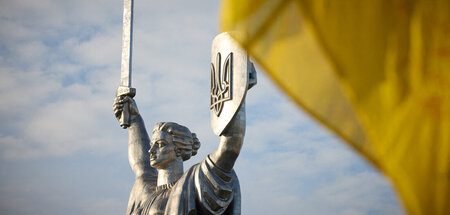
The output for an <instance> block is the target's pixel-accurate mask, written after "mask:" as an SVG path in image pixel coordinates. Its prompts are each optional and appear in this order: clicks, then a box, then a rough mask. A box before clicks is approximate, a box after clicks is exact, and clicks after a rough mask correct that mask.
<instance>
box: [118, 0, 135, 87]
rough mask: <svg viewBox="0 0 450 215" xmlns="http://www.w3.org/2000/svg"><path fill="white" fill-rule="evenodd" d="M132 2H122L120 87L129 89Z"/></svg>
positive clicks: (130, 0)
mask: <svg viewBox="0 0 450 215" xmlns="http://www.w3.org/2000/svg"><path fill="white" fill-rule="evenodd" d="M133 4H134V0H124V1H123V31H122V67H121V73H120V86H124V87H131V56H132V47H133Z"/></svg>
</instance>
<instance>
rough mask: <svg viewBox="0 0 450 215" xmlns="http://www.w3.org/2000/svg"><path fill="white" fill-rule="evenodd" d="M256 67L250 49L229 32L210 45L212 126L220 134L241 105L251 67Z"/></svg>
mask: <svg viewBox="0 0 450 215" xmlns="http://www.w3.org/2000/svg"><path fill="white" fill-rule="evenodd" d="M248 68H253V65H252V63H251V62H250V61H249V60H248V55H247V53H246V52H245V51H244V50H243V49H242V48H241V47H240V46H239V45H238V44H237V43H236V42H235V41H234V40H233V39H232V38H231V36H230V35H229V33H226V32H225V33H221V34H219V35H217V36H216V37H215V38H214V40H213V43H212V49H211V93H210V109H211V127H212V130H213V131H214V133H215V134H217V135H221V134H222V133H223V131H224V130H225V128H226V127H227V125H228V124H229V122H230V121H231V119H233V117H234V115H235V114H236V112H237V110H238V109H239V107H240V105H241V104H242V103H243V102H244V99H245V95H246V93H247V89H248V88H249V80H248V79H249V71H248Z"/></svg>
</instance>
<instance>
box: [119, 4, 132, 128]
mask: <svg viewBox="0 0 450 215" xmlns="http://www.w3.org/2000/svg"><path fill="white" fill-rule="evenodd" d="M133 4H134V0H124V1H123V33H122V66H121V71H120V85H119V88H118V89H117V92H116V95H117V96H122V97H123V96H130V97H134V96H135V94H136V89H134V88H131V65H132V63H131V62H132V61H131V59H132V51H133V49H132V47H133ZM129 112H130V107H129V104H128V103H126V104H124V105H123V111H122V116H121V117H120V120H119V123H120V126H121V127H122V128H127V127H128V126H130V113H129Z"/></svg>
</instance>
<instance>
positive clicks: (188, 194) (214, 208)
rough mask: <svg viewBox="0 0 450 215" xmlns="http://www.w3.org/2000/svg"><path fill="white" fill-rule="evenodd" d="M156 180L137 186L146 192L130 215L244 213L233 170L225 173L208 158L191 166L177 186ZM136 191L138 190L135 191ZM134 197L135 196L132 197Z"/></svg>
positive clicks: (136, 183)
mask: <svg viewBox="0 0 450 215" xmlns="http://www.w3.org/2000/svg"><path fill="white" fill-rule="evenodd" d="M156 178H157V177H154V176H151V177H147V178H143V179H142V180H141V181H138V180H137V181H136V182H135V185H134V186H135V187H134V188H133V190H134V189H135V188H136V186H139V187H141V188H142V189H147V190H142V191H138V192H145V193H147V194H148V195H145V198H144V199H141V200H133V199H132V198H133V195H130V201H133V204H132V206H131V208H129V209H128V212H127V214H128V215H160V214H161V215H163V214H164V215H195V214H197V215H202V214H207V215H209V214H214V215H216V214H225V215H237V214H240V212H241V195H240V187H239V181H238V178H237V176H236V173H235V172H234V170H232V171H231V172H227V171H224V170H222V169H220V168H219V167H217V166H216V165H215V164H214V163H213V162H212V161H211V159H210V158H209V156H207V157H206V158H205V159H203V161H202V162H200V163H199V164H196V165H194V166H192V167H191V168H190V169H189V170H188V171H186V172H185V173H184V174H183V176H182V177H181V178H180V179H178V181H176V182H175V183H172V184H165V185H161V186H156ZM135 191H137V190H135ZM132 194H133V193H132Z"/></svg>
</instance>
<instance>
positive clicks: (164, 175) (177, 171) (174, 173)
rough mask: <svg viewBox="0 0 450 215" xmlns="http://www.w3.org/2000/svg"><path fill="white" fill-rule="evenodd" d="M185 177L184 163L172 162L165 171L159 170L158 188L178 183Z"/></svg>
mask: <svg viewBox="0 0 450 215" xmlns="http://www.w3.org/2000/svg"><path fill="white" fill-rule="evenodd" d="M181 176H183V161H178V162H177V161H175V162H172V163H171V164H170V165H169V166H168V167H167V168H165V169H158V183H157V184H158V186H160V185H164V184H169V183H173V182H176V181H177V180H178V179H180V178H181Z"/></svg>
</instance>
